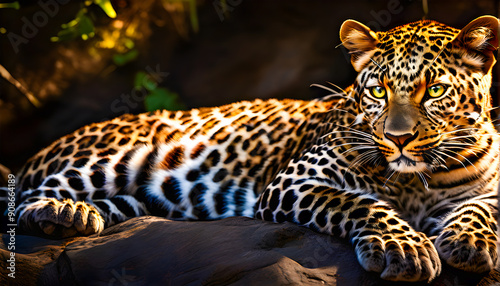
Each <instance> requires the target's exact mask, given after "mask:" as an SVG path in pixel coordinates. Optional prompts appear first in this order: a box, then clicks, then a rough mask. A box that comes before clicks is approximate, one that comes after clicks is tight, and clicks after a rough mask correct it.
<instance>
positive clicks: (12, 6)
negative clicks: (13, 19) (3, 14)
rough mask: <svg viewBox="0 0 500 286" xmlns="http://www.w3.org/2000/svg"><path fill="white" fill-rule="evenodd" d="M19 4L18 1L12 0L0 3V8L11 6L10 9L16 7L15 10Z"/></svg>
mask: <svg viewBox="0 0 500 286" xmlns="http://www.w3.org/2000/svg"><path fill="white" fill-rule="evenodd" d="M20 7H21V6H20V5H19V2H17V1H16V2H12V3H0V9H1V8H12V9H16V10H19V8H20Z"/></svg>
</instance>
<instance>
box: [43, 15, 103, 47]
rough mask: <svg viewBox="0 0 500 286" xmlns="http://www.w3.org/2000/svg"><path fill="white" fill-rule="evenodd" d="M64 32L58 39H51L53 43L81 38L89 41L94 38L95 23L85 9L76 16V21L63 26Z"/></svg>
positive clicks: (58, 34) (59, 34)
mask: <svg viewBox="0 0 500 286" xmlns="http://www.w3.org/2000/svg"><path fill="white" fill-rule="evenodd" d="M61 28H62V30H61V31H59V32H58V33H57V36H56V37H52V38H50V40H51V41H52V42H60V41H68V40H73V39H75V38H78V37H81V38H82V39H84V40H87V39H88V38H90V37H93V36H94V23H93V22H92V19H90V18H89V17H88V16H87V9H85V8H83V9H81V10H80V11H78V13H77V14H76V17H75V19H73V20H71V21H69V22H68V23H66V24H62V25H61Z"/></svg>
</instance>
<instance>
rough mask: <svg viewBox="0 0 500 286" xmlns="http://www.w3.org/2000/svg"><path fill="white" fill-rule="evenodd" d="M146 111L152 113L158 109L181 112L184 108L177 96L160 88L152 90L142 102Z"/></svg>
mask: <svg viewBox="0 0 500 286" xmlns="http://www.w3.org/2000/svg"><path fill="white" fill-rule="evenodd" d="M144 105H145V106H146V110H148V111H154V110H158V109H167V110H173V111H174V110H183V109H186V106H185V105H184V104H183V103H182V102H180V100H179V95H178V94H177V93H175V92H172V91H170V90H168V89H166V88H163V87H160V88H156V89H155V90H153V91H152V92H151V93H150V94H149V95H148V96H146V99H145V100H144Z"/></svg>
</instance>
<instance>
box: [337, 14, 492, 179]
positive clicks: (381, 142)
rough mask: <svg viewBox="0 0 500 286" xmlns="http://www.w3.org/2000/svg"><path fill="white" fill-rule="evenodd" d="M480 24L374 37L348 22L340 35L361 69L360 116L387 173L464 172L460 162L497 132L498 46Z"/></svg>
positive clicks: (422, 24)
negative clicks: (457, 168)
mask: <svg viewBox="0 0 500 286" xmlns="http://www.w3.org/2000/svg"><path fill="white" fill-rule="evenodd" d="M487 20H489V19H487ZM495 21H496V25H498V20H496V19H495ZM471 24H473V23H471ZM476 24H477V25H476V26H474V25H473V26H470V25H468V26H467V27H465V28H464V29H462V30H457V29H454V28H451V27H448V26H446V25H443V24H440V23H437V22H433V21H419V22H415V23H412V24H408V25H404V26H401V27H398V28H395V29H392V30H390V31H388V32H377V33H375V32H373V31H371V30H369V29H368V28H367V27H365V26H364V25H362V24H359V23H357V22H348V23H347V24H344V26H343V28H342V31H341V37H342V40H343V43H344V46H346V48H348V49H349V50H350V52H351V54H353V57H352V63H353V66H354V68H355V69H356V70H357V71H358V72H359V75H358V77H357V80H356V83H355V85H354V96H355V98H356V101H357V102H358V108H359V112H360V113H362V114H364V117H365V120H366V121H367V122H369V125H370V127H371V131H372V132H371V136H372V139H373V143H374V144H375V145H376V146H377V148H378V151H379V154H380V155H381V156H382V157H383V158H384V159H385V161H386V162H387V164H388V166H389V168H390V169H392V170H396V171H399V172H403V173H415V172H422V171H433V170H436V169H439V168H447V166H449V165H450V162H451V164H453V162H455V164H458V163H456V161H460V164H461V165H462V166H464V167H466V166H465V165H466V163H463V162H462V161H467V160H468V159H467V157H468V156H470V155H472V154H473V153H474V152H475V151H478V150H479V149H478V148H480V147H481V146H476V145H478V144H479V145H480V144H483V143H478V142H480V141H482V140H481V138H482V135H483V134H482V133H481V132H484V130H494V129H493V125H492V123H491V119H490V115H489V111H490V109H491V103H490V92H489V88H490V85H491V75H490V73H491V66H492V65H493V64H494V62H495V59H494V57H493V51H494V50H495V49H496V47H497V46H498V43H497V40H496V35H493V34H492V33H491V30H488V29H487V28H484V27H483V26H484V25H485V24H486V25H488V24H489V22H488V21H483V22H480V23H476ZM491 25H494V23H491ZM342 34H343V35H342ZM488 134H489V133H488ZM483 141H485V142H484V144H488V143H487V140H483ZM490 144H491V142H490ZM467 147H469V148H467Z"/></svg>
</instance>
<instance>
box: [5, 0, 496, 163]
mask: <svg viewBox="0 0 500 286" xmlns="http://www.w3.org/2000/svg"><path fill="white" fill-rule="evenodd" d="M42 1H43V0H42ZM54 1H55V0H53V2H54ZM217 1H219V0H217ZM43 2H47V1H43ZM166 2H168V1H167V0H164V1H160V0H156V1H155V0H145V1H124V0H119V1H112V4H113V6H114V7H115V10H116V11H117V13H118V17H117V20H120V21H122V22H124V23H132V22H133V23H135V24H136V25H137V28H136V33H135V34H134V35H132V36H131V37H132V38H134V41H135V47H136V49H137V50H138V52H139V54H138V56H137V58H136V59H135V60H134V61H131V62H129V63H128V64H126V65H123V66H117V65H116V64H114V63H113V61H112V57H113V55H114V54H116V50H113V49H96V48H95V43H96V41H97V40H98V39H99V37H100V34H99V33H96V37H94V38H93V39H91V40H88V41H83V40H81V39H76V40H71V41H67V42H57V43H53V42H51V41H50V37H52V36H54V35H56V34H57V32H58V31H59V30H60V25H61V24H63V23H67V22H69V21H70V20H71V19H73V18H74V16H75V14H76V13H77V12H78V10H79V9H81V7H82V3H81V2H79V1H73V2H69V3H67V4H60V5H59V10H58V12H57V13H55V15H54V16H53V17H52V16H51V17H49V19H48V22H47V24H46V25H44V26H43V27H39V29H38V31H37V32H36V33H34V34H35V35H34V36H32V37H31V38H30V39H29V41H28V42H27V43H23V44H20V45H18V48H19V50H18V51H17V52H16V51H15V49H14V47H13V45H12V43H11V41H10V40H9V38H8V37H7V33H9V32H13V33H16V34H18V35H23V30H22V29H23V21H22V18H23V17H26V19H28V20H32V19H33V17H34V15H35V14H36V13H37V12H39V11H40V10H41V9H42V8H41V6H40V4H39V3H38V2H37V1H20V4H21V9H20V10H14V9H0V28H1V27H4V28H5V29H6V31H7V33H4V34H0V64H1V65H3V66H4V67H5V69H7V70H8V71H9V72H10V73H11V74H12V76H13V77H14V78H16V79H17V80H18V81H19V82H20V83H21V84H22V85H23V86H24V87H26V88H27V89H28V90H30V91H31V92H33V94H34V95H35V96H36V97H37V98H38V99H39V100H40V101H41V103H42V106H41V107H39V108H35V107H34V106H33V105H32V104H31V103H30V102H29V101H28V100H26V97H25V96H24V95H23V94H22V93H21V92H20V91H19V90H18V89H17V88H15V87H14V86H13V85H12V84H10V83H9V82H8V81H6V80H5V79H3V78H1V77H0V164H3V165H5V166H7V167H9V168H11V169H12V170H13V171H17V170H18V169H19V168H20V166H22V164H23V163H24V162H25V160H26V159H27V158H29V157H30V156H32V155H34V154H35V153H36V152H37V151H38V150H40V149H41V148H42V147H44V146H46V145H47V144H49V143H50V142H52V141H53V140H55V139H57V138H58V137H60V136H63V135H65V134H66V133H68V132H71V131H73V130H75V129H77V128H78V127H81V126H83V125H85V124H88V123H91V122H96V121H101V120H104V119H109V118H112V117H115V116H117V115H120V114H122V113H125V112H130V113H139V112H143V111H144V110H145V109H144V105H143V103H142V102H141V100H139V101H137V100H133V99H132V101H130V102H129V101H125V100H124V99H123V98H122V95H130V94H131V92H133V90H134V86H133V81H134V76H135V74H136V73H137V72H138V71H147V70H156V71H159V72H161V73H160V75H163V74H166V73H168V76H163V77H161V82H160V83H159V85H160V87H165V88H168V89H169V90H171V91H174V92H176V93H178V94H179V96H180V101H181V102H182V103H183V104H184V105H185V106H186V108H196V107H202V106H215V105H221V104H226V103H230V102H233V101H238V100H248V99H253V98H271V97H277V98H298V99H310V98H314V97H317V96H321V95H322V94H324V93H322V92H321V91H320V90H318V89H315V88H309V85H310V84H312V83H320V84H324V83H325V82H327V81H330V82H333V83H335V84H337V85H339V86H341V87H346V86H348V85H349V84H350V83H352V82H353V80H354V77H355V75H356V74H355V72H354V70H353V69H352V68H351V66H350V63H349V60H348V56H347V54H346V52H345V50H343V48H335V47H336V46H337V45H338V44H340V40H339V35H338V31H339V29H340V26H341V24H342V22H343V21H344V20H346V19H355V20H358V21H360V22H363V23H365V24H367V25H368V26H370V27H371V28H373V29H380V30H387V29H390V28H392V27H395V26H398V25H401V24H405V23H408V22H411V21H416V20H419V19H422V18H424V17H426V18H428V19H433V20H438V21H440V22H442V23H445V24H448V25H451V26H454V27H457V28H462V27H463V26H465V25H466V24H467V23H468V22H470V21H471V20H473V19H475V18H476V17H479V16H482V15H487V14H488V15H494V16H498V15H499V1H494V0H480V1H448V0H447V1H429V3H428V13H427V14H426V13H425V11H424V6H425V4H424V3H422V1H416V0H413V1H408V0H407V1H403V0H389V1H370V0H364V1H361V0H349V1H326V0H325V1H319V0H318V1H311V0H308V1H306V0H301V1H299V0H288V1H265V0H240V1H235V0H233V1H227V3H228V5H229V6H230V9H229V10H228V12H227V13H226V14H224V15H219V14H218V12H217V9H216V8H215V7H216V6H217V3H218V2H215V1H198V7H197V13H198V15H197V19H198V21H199V31H198V32H194V31H193V28H192V26H191V25H189V19H188V18H187V17H186V15H185V13H184V14H183V13H181V12H182V11H181V12H179V11H172V9H171V7H170V8H168V7H169V6H168V5H165V3H166ZM56 3H57V2H56ZM214 5H215V6H214ZM94 6H95V5H94ZM166 7H167V8H166ZM169 9H170V10H169ZM89 10H91V11H90V12H91V14H92V15H93V17H94V18H93V19H94V21H95V25H96V28H99V29H101V30H99V31H106V29H107V28H108V27H110V26H112V25H114V21H115V20H112V19H110V18H108V17H107V16H106V15H105V14H104V13H103V12H102V10H100V9H98V7H93V6H91V7H89ZM179 23H180V24H179ZM186 23H187V24H186ZM101 35H102V33H101ZM495 78H496V77H495ZM497 83H498V80H494V87H493V90H492V92H493V93H492V94H493V96H494V98H495V100H496V98H497V97H498V94H497V89H496V86H497Z"/></svg>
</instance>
